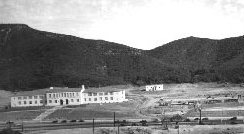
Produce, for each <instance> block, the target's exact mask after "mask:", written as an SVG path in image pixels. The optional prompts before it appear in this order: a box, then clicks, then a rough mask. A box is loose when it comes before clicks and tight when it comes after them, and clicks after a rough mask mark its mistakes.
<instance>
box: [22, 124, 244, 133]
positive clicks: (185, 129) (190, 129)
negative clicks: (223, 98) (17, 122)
mask: <svg viewBox="0 0 244 134" xmlns="http://www.w3.org/2000/svg"><path fill="white" fill-rule="evenodd" d="M163 129H164V127H162V126H150V127H145V126H144V127H139V126H133V127H120V128H119V131H120V134H178V129H175V126H169V129H168V130H163ZM37 133H38V134H39V133H42V134H50V133H51V134H67V133H70V134H92V133H93V131H92V128H77V129H60V130H47V131H45V130H42V131H39V132H36V133H35V132H34V133H33V132H31V133H26V134H37ZM117 133H118V128H117V127H111V128H107V127H103V128H95V134H117ZM179 133H180V134H240V133H244V125H224V126H223V125H214V126H210V125H201V126H199V125H196V126H189V125H182V126H180V128H179Z"/></svg>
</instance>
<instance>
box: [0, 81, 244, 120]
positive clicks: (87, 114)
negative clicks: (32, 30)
mask: <svg viewBox="0 0 244 134" xmlns="http://www.w3.org/2000/svg"><path fill="white" fill-rule="evenodd" d="M111 87H114V86H111ZM111 87H107V88H111ZM116 87H117V88H122V89H125V90H126V98H127V99H128V100H129V101H127V102H123V103H110V104H101V105H100V104H89V105H85V106H73V107H72V106H71V107H64V108H62V109H60V110H57V111H56V112H54V113H53V114H51V115H49V116H48V117H47V118H46V119H47V120H54V119H92V118H102V119H109V118H110V119H111V118H113V112H116V116H117V117H118V118H121V119H123V118H124V119H127V118H130V119H133V118H134V119H138V118H140V119H151V118H158V119H160V118H161V117H162V116H163V115H169V116H171V115H172V114H177V113H178V114H182V113H183V114H185V115H189V116H191V117H192V116H198V114H199V113H197V112H195V113H194V112H192V108H193V107H192V106H187V105H186V106H179V105H174V106H173V105H171V106H161V105H159V101H180V100H188V99H193V100H198V99H204V98H206V97H207V96H214V97H223V96H226V95H227V96H231V95H233V94H238V93H243V94H244V88H243V87H240V86H239V85H238V84H228V85H226V84H217V83H198V84H188V83H185V84H165V85H164V89H165V90H163V91H156V92H146V91H142V90H143V89H145V87H134V86H131V85H118V86H116ZM10 95H11V93H9V92H5V91H3V94H0V96H1V98H0V99H1V103H0V104H2V105H4V104H6V103H8V101H9V96H10ZM243 107H244V104H238V103H232V102H231V103H216V104H206V105H205V104H204V105H203V115H204V114H205V115H206V116H213V117H216V116H220V117H223V116H228V117H230V116H244V115H243V114H242V113H243ZM189 111H191V112H190V113H189ZM5 114H6V113H5ZM5 114H3V113H0V115H2V117H3V115H5ZM5 117H6V116H5ZM12 118H14V117H11V119H12Z"/></svg>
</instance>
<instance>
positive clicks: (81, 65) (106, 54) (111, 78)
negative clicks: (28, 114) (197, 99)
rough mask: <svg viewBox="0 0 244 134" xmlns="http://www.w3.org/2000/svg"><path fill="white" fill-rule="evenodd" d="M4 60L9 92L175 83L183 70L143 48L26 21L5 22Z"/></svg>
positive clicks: (0, 38) (0, 52)
mask: <svg viewBox="0 0 244 134" xmlns="http://www.w3.org/2000/svg"><path fill="white" fill-rule="evenodd" d="M0 63H1V64H0V87H1V88H2V89H5V90H32V89H38V88H45V87H49V86H68V87H78V86H81V85H82V84H85V85H87V86H104V85H112V84H126V83H132V84H145V83H156V82H163V81H165V80H167V79H169V78H168V77H171V78H170V79H172V82H173V81H174V79H179V78H178V76H176V75H174V74H175V73H177V74H181V72H180V71H178V70H174V69H173V68H172V67H170V66H167V65H165V64H164V63H163V62H161V61H160V60H157V59H156V58H153V57H149V56H147V55H146V54H145V53H144V51H142V50H140V49H135V48H131V47H128V46H125V45H121V44H117V43H112V42H107V41H102V40H89V39H82V38H78V37H74V36H69V35H61V34H55V33H50V32H43V31H38V30H35V29H32V28H30V27H29V26H27V25H23V24H2V25H0ZM184 73H185V72H183V74H184ZM183 74H182V76H183ZM182 78H184V77H182ZM184 79H185V78H184Z"/></svg>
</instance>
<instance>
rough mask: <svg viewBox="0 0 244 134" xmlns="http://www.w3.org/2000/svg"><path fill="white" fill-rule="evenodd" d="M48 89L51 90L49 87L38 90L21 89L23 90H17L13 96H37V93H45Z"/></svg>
mask: <svg viewBox="0 0 244 134" xmlns="http://www.w3.org/2000/svg"><path fill="white" fill-rule="evenodd" d="M48 90H50V89H49V88H45V89H38V90H33V91H21V92H17V93H15V94H14V95H13V97H16V96H35V95H44V94H45V93H46V92H47V91H48Z"/></svg>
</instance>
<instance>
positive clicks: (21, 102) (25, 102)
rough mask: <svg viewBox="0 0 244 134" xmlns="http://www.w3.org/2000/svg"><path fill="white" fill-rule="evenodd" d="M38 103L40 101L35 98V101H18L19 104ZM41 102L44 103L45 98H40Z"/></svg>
mask: <svg viewBox="0 0 244 134" xmlns="http://www.w3.org/2000/svg"><path fill="white" fill-rule="evenodd" d="M37 103H38V101H37V100H35V101H19V102H18V104H19V105H22V104H24V105H27V104H37ZM40 103H41V104H42V103H43V100H40Z"/></svg>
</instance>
